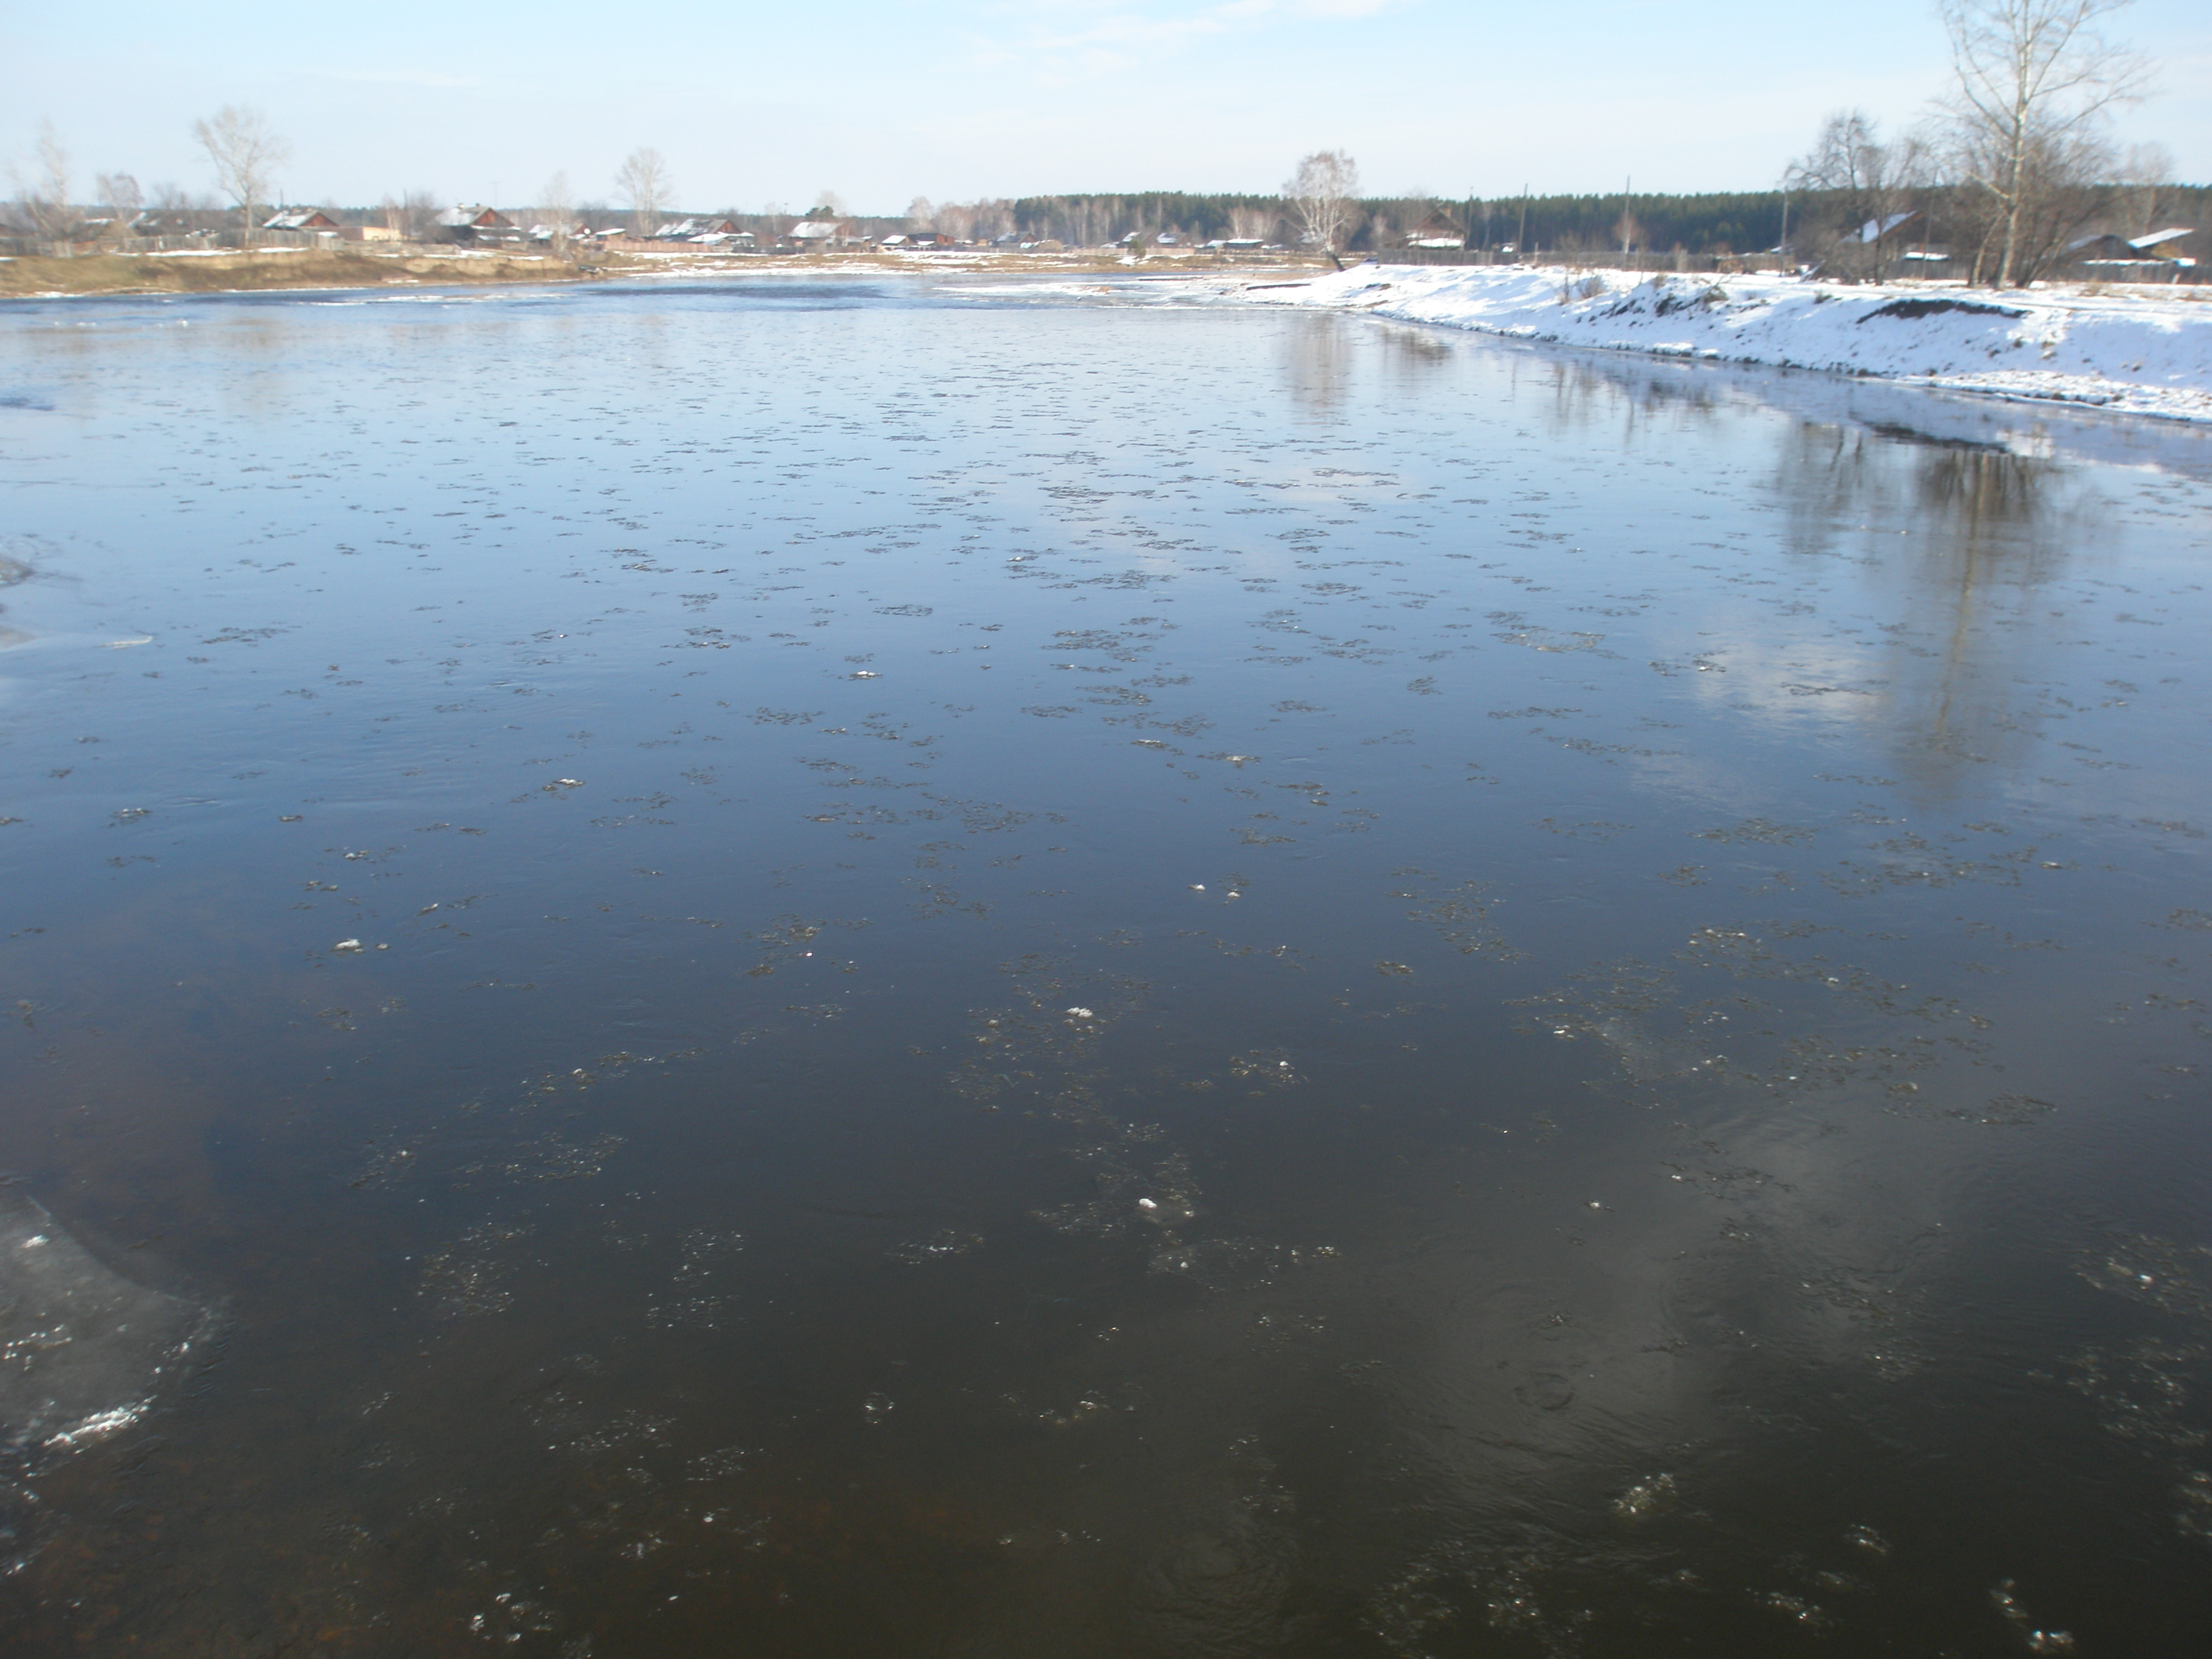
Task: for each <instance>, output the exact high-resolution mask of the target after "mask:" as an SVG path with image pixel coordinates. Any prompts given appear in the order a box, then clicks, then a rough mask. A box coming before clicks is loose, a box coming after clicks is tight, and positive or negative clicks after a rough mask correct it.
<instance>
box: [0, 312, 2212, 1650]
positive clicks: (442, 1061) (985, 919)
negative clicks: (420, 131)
mask: <svg viewBox="0 0 2212 1659" xmlns="http://www.w3.org/2000/svg"><path fill="white" fill-rule="evenodd" d="M1156 297H1157V296H1155V298H1156ZM0 342H4V343H0V555H4V556H5V557H6V559H7V560H8V561H9V562H8V563H7V564H5V565H4V566H0V580H6V581H7V582H8V584H9V585H8V586H6V588H5V590H4V592H0V605H4V607H5V609H4V614H0V629H5V630H6V632H5V634H4V635H0V637H4V638H5V639H6V641H8V648H7V649H5V650H4V651H0V757H4V782H5V794H4V798H0V820H4V822H0V973H4V986H0V1007H4V1008H5V1009H6V1010H8V1011H9V1014H10V1018H9V1020H8V1022H7V1023H6V1024H5V1025H4V1027H0V1031H4V1039H0V1091H4V1109H0V1170H7V1171H9V1172H11V1174H10V1175H9V1176H8V1184H7V1185H6V1186H5V1187H4V1188H0V1361H4V1368H3V1369H0V1424H4V1431H5V1433H6V1435H7V1442H6V1449H5V1453H4V1458H5V1468H4V1478H5V1495H4V1498H0V1526H4V1528H6V1530H7V1532H8V1538H7V1540H6V1546H5V1547H6V1551H7V1558H6V1559H7V1561H8V1563H9V1571H8V1573H7V1576H6V1577H4V1579H0V1631H4V1632H6V1634H7V1641H8V1650H9V1652H11V1653H17V1654H27V1655H45V1654H63V1653H76V1652H85V1653H101V1654H117V1653H126V1652H143V1653H161V1654H223V1655H263V1654H276V1653H280V1652H282V1653H301V1652H309V1651H313V1652H317V1653H332V1654H362V1655H378V1656H382V1655H443V1654H464V1653H473V1652H477V1651H480V1650H483V1648H484V1647H486V1646H487V1645H488V1646H489V1647H491V1648H492V1649H494V1650H498V1651H505V1652H513V1653H516V1654H520V1655H526V1656H527V1655H546V1656H553V1655H561V1656H568V1659H580V1656H584V1655H587V1654H588V1655H591V1656H593V1659H617V1656H633V1655H635V1656H645V1655H654V1656H659V1655H670V1654H690V1653H732V1654H735V1653H743V1654H746V1655H762V1656H783V1655H792V1656H800V1655H804V1656H817V1655H820V1656H831V1655H838V1656H842V1655H865V1656H907V1655H915V1656H935V1655H958V1656H976V1659H1063V1656H1065V1659H1078V1656H1080V1659H1092V1656H1097V1659H1107V1656H1117V1659H1118V1656H1186V1655H1188V1656H1243V1655H1255V1656H1256V1655H1278V1654H1280V1655H1299V1656H1304V1655H1324V1654H1326V1655H1346V1656H1367V1655H1372V1656H1415V1655H1439V1656H1443V1655H1464V1656H1483V1659H1490V1656H1520V1655H1544V1656H1568V1655H1582V1656H1591V1659H1600V1656H1643V1655H1652V1654H1662V1653H1667V1654H1689V1655H1698V1656H1713V1655H1747V1656H1752V1655H1756V1656H1769V1655H1792V1654H1800V1653H1803V1654H1839V1653H1844V1654H1875V1653H1897V1654H1910V1655H1927V1656H1935V1655H1938V1654H1949V1655H1956V1656H1969V1655H1974V1656H1978V1655H2008V1654H2020V1653H2025V1652H2030V1651H2043V1652H2065V1651H2071V1652H2077V1653H2080V1654H2083V1655H2125V1656H2148V1655H2164V1654H2185V1653H2200V1652H2203V1651H2205V1650H2207V1648H2208V1646H2212V1439H2209V1438H2208V1437H2212V1395H2208V1389H2212V1249H2208V1246H2212V1219H2208V1206H2207V1199H2208V1179H2207V1169H2208V1165H2207V1161H2206V1160H2207V1152H2208V1150H2212V1148H2208V1134H2207V1127H2206V1121H2205V1110H2206V1105H2207V1098H2206V1089H2205V1068H2206V1066H2207V1063H2208V1060H2212V1046H2208V1041H2207V1039H2208V1037H2212V1012H2208V1009H2207V1007H2206V1006H2205V1000H2206V999H2207V998H2208V997H2212V989H2208V986H2212V973H2208V966H2212V880H2208V874H2207V868H2206V850H2207V843H2206V842H2205V839H2204V836H2205V831H2206V829H2207V828H2208V827H2212V810H2208V803H2207V799H2206V797H2207V791H2208V784H2207V778H2208V775H2212V764H2209V762H2212V757H2208V752H2207V749H2208V745H2207V743H2206V720H2207V708H2208V705H2207V701H2206V683H2207V671H2208V647H2207V625H2208V622H2212V601H2208V597H2207V593H2206V591H2205V583H2206V581H2207V580H2208V577H2207V569H2208V562H2207V554H2208V550H2212V534H2208V525H2209V524H2212V514H2208V510H2207V509H2208V506H2212V501H2208V495H2212V490H2208V478H2212V440H2208V439H2207V437H2205V436H2204V435H2197V434H2194V433H2191V432H2188V431H2185V430H2179V429H2172V428H2157V427H2152V426H2147V425H2132V426H2130V425H2124V424H2118V423H2113V422H2099V421H2070V420H2069V419H2068V418H2067V417H2065V416H2062V415H2056V414H2051V413H2047V412H2046V413H2038V412H2036V411H2033V410H2024V409H2015V408H2010V407H2008V406H2003V405H1996V404H1966V403H1960V402H1956V401H1946V400H1944V399H1942V398H1933V397H1928V396H1923V395H1917V394H1911V393H1907V392H1898V391H1893V390H1885V389H1884V388H1881V387H1880V386H1854V385H1852V384H1850V383H1848V382H1844V381H1839V380H1826V379H1821V378H1819V377H1808V376H1790V375H1783V374H1747V373H1742V372H1737V371H1729V370H1723V369H1715V368H1690V367H1687V366H1683V365H1673V364H1663V363H1638V362H1622V361H1612V360H1604V359H1591V358H1582V357H1575V356H1565V355H1546V354H1543V353H1541V352H1539V351H1535V350H1531V349H1524V348H1520V347H1516V346H1511V345H1506V344H1502V343H1485V342H1482V341H1480V340H1474V339H1463V338H1452V337H1440V336H1436V335H1431V334H1425V333H1420V332H1418V331H1409V330H1401V329H1392V328H1388V327H1383V326H1379V325H1375V324H1373V323H1372V322H1370V321H1369V320H1367V319H1346V318H1339V317H1332V316H1306V315H1298V314H1289V313H1276V312H1259V311H1244V310H1238V309H1233V308H1225V307H1207V306H1202V305H1188V306H1184V305H1174V304H1162V303H1157V302H1147V301H1145V300H1144V298H1143V296H1142V295H1138V294H1136V293H1135V292H1134V291H1133V290H1129V289H1122V290H1120V291H1119V292H1118V293H1116V294H1112V295H1090V296H1086V295H1082V294H1079V293H1074V292H1069V293H1065V294H1061V295H1058V296H1056V297H1055V296H1048V295H1039V294H1037V293H1034V292H1031V293H1027V294H1021V293H1014V292H1011V291H1007V290H995V291H994V290H987V289H976V290H971V291H967V292H962V291H957V290H950V289H934V288H929V287H925V286H921V285H918V284H917V285H911V286H899V285H895V284H880V285H878V286H875V287H872V288H871V287H868V286H866V285H861V284H848V285H842V286H836V287H829V286H812V287H810V286H806V285H804V284H798V283H793V284H785V285H773V284H757V285H752V286H743V287H730V288H721V289H708V288H702V289H660V290H653V291H645V290H639V289H594V290H591V291H577V292H564V293H557V294H542V295H541V294H530V293H503V294H493V295H465V296H454V295H433V294H424V295H412V296H406V297H404V298H394V297H391V296H378V297H377V298H375V299H364V298H359V297H355V296H344V295H339V296H298V295H288V296H284V297H283V298H280V299H250V300H221V299H210V300H194V301H179V302H166V301H137V300H132V301H109V302H76V303H72V304H52V305H40V304H31V305H19V306H15V307H11V308H9V310H8V311H6V313H4V314H0Z"/></svg>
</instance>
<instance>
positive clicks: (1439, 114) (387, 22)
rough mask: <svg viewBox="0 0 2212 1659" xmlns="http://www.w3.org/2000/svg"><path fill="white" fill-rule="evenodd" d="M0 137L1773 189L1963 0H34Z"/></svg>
mask: <svg viewBox="0 0 2212 1659" xmlns="http://www.w3.org/2000/svg"><path fill="white" fill-rule="evenodd" d="M2116 33H2119V34H2120V35H2122V36H2123V37H2124V38H2125V39H2127V40H2130V41H2131V42H2132V43H2133V44H2135V45H2136V46H2139V47H2141V48H2142V49H2144V50H2146V51H2148V52H2150V53H2152V54H2153V55H2154V57H2155V58H2157V59H2158V60H2159V63H2160V75H2161V81H2162V85H2163V88H2164V90H2163V93H2162V95H2160V97H2158V98H2157V99H2155V100H2153V101H2152V102H2150V103H2148V104H2146V105H2144V106H2141V107H2140V108H2138V109H2136V110H2135V111H2133V112H2128V113H2126V114H2124V116H2123V118H2122V124H2121V131H2122V134H2123V136H2124V137H2127V138H2131V139H2135V140H2138V141H2143V140H2155V141H2157V142H2160V143H2164V144H2166V146H2167V148H2168V149H2171V150H2172V153H2173V155H2174V157H2175V160H2176V161H2177V162H2178V163H2179V170H2180V172H2181V173H2182V175H2183V176H2184V177H2185V179H2191V180H2193V181H2197V182H2205V181H2207V180H2212V0H2138V3H2136V5H2135V6H2133V7H2132V8H2130V9H2129V10H2127V11H2125V12H2124V13H2122V14H2121V16H2120V19H2119V22H2118V29H2117V30H2116ZM0 63H4V64H7V65H8V70H7V76H6V79H7V82H8V88H7V92H6V94H5V97H4V99H0V160H6V161H13V162H15V164H16V165H18V166H19V167H21V166H24V165H25V164H27V161H28V157H29V154H30V151H31V147H32V144H33V130H34V128H35V126H36V124H37V123H38V121H39V120H40V118H41V117H42V116H50V117H51V118H52V119H53V121H54V123H55V125H56V126H57V127H58V129H59V130H60V131H61V134H62V137H63V138H64V142H65V143H66V144H67V146H68V148H69V149H70V153H71V155H72V156H73V158H74V159H75V161H76V168H77V172H78V175H79V177H80V179H83V180H84V181H86V183H85V185H83V186H81V187H80V190H79V191H78V194H80V195H81V196H83V197H88V196H89V194H90V191H89V180H90V178H91V176H92V174H93V173H94V172H96V171H100V170H104V169H111V168H124V169H128V170H130V171H131V172H132V173H136V174H137V177H138V179H140V181H141V182H142V183H143V184H146V185H152V184H153V183H154V182H155V181H156V180H161V179H169V180H173V181H175V182H177V183H179V184H183V185H187V186H188V187H190V188H192V189H195V190H198V189H204V188H206V187H208V186H209V185H210V182H211V181H210V177H209V173H208V170H207V167H206V165H205V163H204V160H201V159H198V158H197V157H196V155H195V153H194V150H193V148H192V145H191V140H190V125H191V118H193V117H194V116H195V115H199V114H204V113H207V112H211V111H213V110H214V109H215V108H216V107H217V106H220V105H222V104H225V103H243V104H252V105H256V106H259V107H260V108H261V109H263V110H264V111H265V112H267V114H268V115H269V116H270V118H271V120H272V121H273V123H274V124H275V125H276V127H277V128H278V129H279V130H280V131H282V132H283V134H284V135H285V136H286V137H289V140H290V141H291V143H292V146H293V149H294V154H295V159H294V160H293V161H292V162H291V163H290V164H289V165H288V166H287V167H285V168H284V169H283V173H282V175H281V183H282V185H283V190H284V192H285V194H286V195H287V196H288V197H289V198H290V199H293V200H296V201H310V202H316V201H329V202H337V203H342V204H362V203H369V202H374V201H376V200H378V199H380V197H382V196H383V195H384V194H385V193H386V191H391V192H394V193H397V192H398V191H405V190H408V189H412V188H422V189H428V190H431V191H435V192H437V193H438V194H439V195H441V196H442V197H450V198H455V199H470V200H475V199H490V198H492V197H494V194H495V192H496V196H497V199H499V200H501V201H502V202H506V203H508V204H521V203H526V202H529V201H532V200H535V199H538V192H539V191H540V188H541V186H542V185H544V181H545V180H546V179H548V178H549V177H550V175H551V174H552V173H555V172H556V170H558V171H562V172H565V173H567V174H568V178H569V179H570V180H571V183H572V188H573V191H574V196H575V198H576V199H579V200H588V199H591V198H592V197H611V196H612V194H613V174H614V171H615V169H616V167H617V166H618V165H619V164H620V162H621V160H622V158H623V155H625V154H627V153H628V152H629V150H630V149H632V148H634V147H635V146H637V145H640V144H650V145H653V146H654V147H655V148H657V149H659V150H660V151H661V152H662V154H663V155H665V156H666V157H667V158H668V161H669V163H670V165H671V170H672V172H673V173H674V176H675V180H676V185H677V195H678V198H679V199H680V200H681V201H682V202H683V203H684V204H686V205H687V206H690V207H694V208H717V207H728V206H734V207H739V208H744V209H748V210H757V209H758V208H760V207H761V206H763V204H767V203H769V202H772V201H773V202H777V203H781V204H785V205H787V206H789V207H792V208H794V209H799V208H804V207H805V206H807V205H810V203H809V202H808V200H807V198H808V197H811V196H813V195H814V194H815V193H817V191H821V190H823V189H834V190H835V191H837V192H838V193H839V194H840V195H841V196H842V197H843V198H844V200H845V201H846V203H847V204H848V206H850V207H852V208H854V210H860V211H870V212H900V211H903V210H904V209H905V207H906V204H907V203H908V200H909V199H910V198H911V197H915V196H917V195H926V196H928V197H933V198H934V199H937V200H939V201H946V200H966V199H969V198H972V197H976V196H980V195H988V196H1017V195H1022V194H1025V193H1030V192H1042V191H1062V190H1145V189H1184V190H1199V191H1206V190H1243V191H1272V190H1273V189H1274V188H1276V187H1277V186H1278V185H1279V184H1280V183H1281V181H1282V179H1284V177H1285V174H1286V173H1288V172H1289V170H1290V168H1291V165H1292V163H1293V162H1294V161H1295V160H1296V158H1297V156H1298V155H1301V154H1303V153H1304V152H1305V151H1308V150H1311V149H1320V148H1322V147H1324V146H1340V147H1343V148H1345V149H1349V150H1351V151H1352V154H1353V155H1355V156H1356V157H1357V158H1358V161H1359V164H1360V167H1361V170H1362V173H1363V175H1364V180H1365V182H1366V184H1367V186H1368V187H1369V188H1370V190H1372V191H1378V192H1379V191H1411V190H1415V189H1421V190H1425V191H1431V192H1433V193H1435V194H1437V195H1444V196H1460V195H1465V194H1467V193H1469V192H1470V191H1472V192H1474V193H1476V194H1481V195H1495V196H1504V195H1507V194H1510V193H1515V192H1517V191H1519V190H1520V188H1521V186H1522V184H1523V183H1524V182H1525V183H1527V184H1528V185H1532V186H1533V187H1534V189H1536V190H1537V191H1547V190H1551V191H1567V190H1583V191H1595V190H1607V189H1615V188H1618V187H1619V186H1620V182H1621V179H1622V178H1623V176H1624V175H1628V174H1632V175H1634V178H1635V181H1636V185H1637V187H1638V189H1639V190H1642V189H1650V190H1656V191H1663V190H1690V189H1706V188H1711V189H1758V188H1764V187H1765V186H1767V185H1771V183H1772V181H1773V180H1774V179H1775V178H1776V176H1777V174H1778V172H1779V171H1780V169H1781V167H1782V166H1783V165H1784V162H1785V161H1787V160H1788V159H1789V158H1790V156H1791V155H1795V154H1796V153H1797V152H1799V151H1800V150H1802V149H1804V147H1805V145H1806V143H1807V142H1808V140H1809V139H1810V137H1811V136H1812V133H1813V131H1814V127H1815V126H1816V125H1818V123H1819V121H1820V118H1821V117H1822V116H1823V115H1824V114H1825V113H1826V112H1828V111H1830V110H1832V109H1835V108H1838V107H1841V106H1848V105H1860V106H1864V107H1865V108H1867V109H1868V110H1869V111H1871V112H1874V113H1875V114H1876V115H1878V116H1879V117H1881V118H1883V119H1884V120H1885V121H1886V122H1890V123H1903V122H1906V121H1910V120H1911V119H1912V118H1915V117H1916V116H1917V114H1918V112H1920V111H1921V109H1922V108H1923V106H1924V105H1925V103H1926V101H1927V100H1928V99H1929V96H1930V95H1931V94H1935V93H1936V91H1938V90H1939V89H1940V88H1941V86H1942V81H1943V76H1944V73H1945V68H1946V63H1945V58H1944V52H1943V42H1942V32H1941V30H1940V29H1939V28H1938V27H1937V25H1936V19H1935V15H1934V12H1933V9H1932V5H1931V4H1930V3H1929V0H1857V3H1852V4H1836V5H1822V6H1811V5H1790V4H1786V3H1775V0H1758V3H1753V0H1694V3H1686V0H1668V3H1663V4H1662V3H1660V0H1571V3H1552V4H1539V3H1530V0H1510V3H1498V0H943V3H893V0H799V3H790V4H777V5H766V4H760V3H753V0H733V3H732V0H725V3H719V4H717V3H705V0H629V3H627V4H619V5H610V4H605V3H592V4H583V3H577V0H532V3H529V4H523V3H520V0H441V3H436V4H431V3H426V0H386V3H383V4H370V5H361V6H353V5H345V6H315V5H303V4H301V3H298V0H285V3H283V4H277V3H273V0H216V3H213V4H211V5H203V6H180V5H178V4H175V3H173V0H165V3H161V4H153V3H147V0H105V3H101V4H99V5H91V4H77V5H65V4H62V3H58V0H0Z"/></svg>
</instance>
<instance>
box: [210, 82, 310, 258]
mask: <svg viewBox="0 0 2212 1659" xmlns="http://www.w3.org/2000/svg"><path fill="white" fill-rule="evenodd" d="M192 137H195V138H197V139H198V140H199V142H200V148H202V149H204V150H206V151H207V154H208V160H209V161H210V162H211V163H212V164H213V165H214V167H215V179H216V187H217V188H218V189H220V190H221V191H222V193H223V194H224V195H226V196H228V197H230V199H231V200H232V201H234V202H235V203H237V204H238V208H239V211H240V214H241V215H242V216H244V222H245V227H246V232H245V239H244V240H245V246H247V247H252V246H253V207H254V204H256V203H257V202H259V203H266V202H267V201H268V199H269V185H270V176H271V175H272V174H273V173H275V172H276V169H277V168H278V167H282V166H283V164H284V163H285V162H286V161H289V160H290V159H291V155H292V147H291V145H289V143H285V142H284V140H283V139H282V138H280V137H277V136H276V134H275V133H274V132H272V131H270V129H269V124H268V122H267V121H266V120H264V118H263V117H262V114H261V112H260V111H259V110H257V109H252V108H240V106H237V105H235V104H225V105H224V106H222V108H221V109H219V110H217V111H216V112H215V114H214V115H213V117H211V118H208V119H205V120H199V121H195V122H193V123H192Z"/></svg>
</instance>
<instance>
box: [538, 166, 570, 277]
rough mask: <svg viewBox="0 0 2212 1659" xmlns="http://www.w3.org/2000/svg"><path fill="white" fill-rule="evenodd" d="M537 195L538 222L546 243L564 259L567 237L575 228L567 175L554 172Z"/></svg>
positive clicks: (555, 254)
mask: <svg viewBox="0 0 2212 1659" xmlns="http://www.w3.org/2000/svg"><path fill="white" fill-rule="evenodd" d="M568 195H569V191H568V174H567V173H555V174H554V175H553V176H552V177H551V178H550V179H547V180H546V181H545V188H544V190H541V191H538V201H539V206H538V223H539V224H540V225H543V226H544V228H545V233H546V245H547V246H549V247H550V248H551V249H552V251H553V255H554V257H555V258H559V259H565V258H568V239H569V238H570V237H571V236H572V235H573V234H574V233H575V228H576V210H575V207H574V204H572V203H571V202H570V201H569V199H568Z"/></svg>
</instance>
